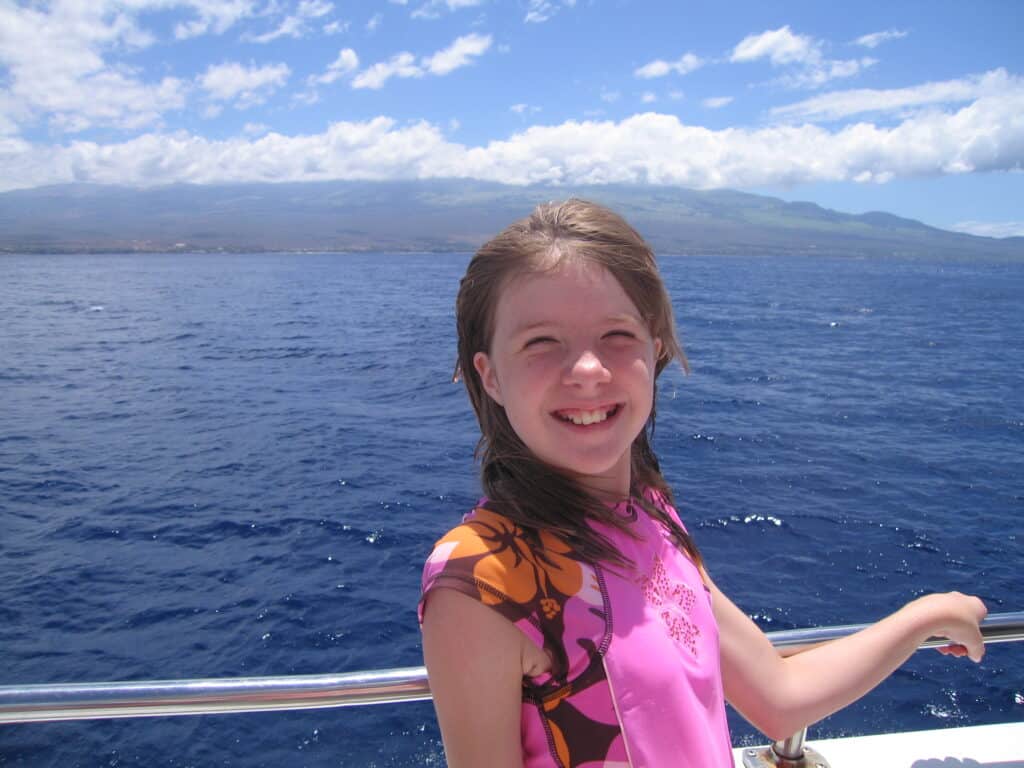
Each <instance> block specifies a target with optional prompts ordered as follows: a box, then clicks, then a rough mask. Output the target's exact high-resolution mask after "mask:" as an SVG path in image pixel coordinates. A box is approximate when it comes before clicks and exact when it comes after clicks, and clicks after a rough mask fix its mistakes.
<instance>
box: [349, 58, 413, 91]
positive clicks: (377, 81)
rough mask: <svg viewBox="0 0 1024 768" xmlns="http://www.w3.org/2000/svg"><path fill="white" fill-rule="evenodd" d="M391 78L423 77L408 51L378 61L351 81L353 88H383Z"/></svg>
mask: <svg viewBox="0 0 1024 768" xmlns="http://www.w3.org/2000/svg"><path fill="white" fill-rule="evenodd" d="M392 77H423V69H422V68H421V67H420V66H419V65H418V64H417V63H416V57H415V56H413V55H412V54H411V53H409V52H408V51H403V52H402V53H396V54H395V55H394V56H392V57H391V58H390V59H388V60H387V61H378V62H377V63H376V64H374V65H373V66H371V67H368V68H367V69H364V70H363V71H362V72H360V73H359V74H358V75H356V76H355V77H354V78H353V79H352V87H353V88H371V89H374V90H376V89H377V88H383V87H384V84H385V83H387V81H388V80H390V79H391V78H392Z"/></svg>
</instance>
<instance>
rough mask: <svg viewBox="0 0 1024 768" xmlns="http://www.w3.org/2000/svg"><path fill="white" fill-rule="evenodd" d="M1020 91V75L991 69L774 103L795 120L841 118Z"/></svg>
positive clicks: (775, 113)
mask: <svg viewBox="0 0 1024 768" xmlns="http://www.w3.org/2000/svg"><path fill="white" fill-rule="evenodd" d="M1022 92H1024V78H1021V77H1019V76H1016V75H1011V74H1009V73H1007V71H1006V70H1005V69H993V70H991V71H989V72H985V73H984V74H981V75H969V76H967V77H961V78H956V79H954V80H942V81H938V82H932V83H922V84H921V85H915V86H911V87H908V88H890V89H885V90H881V89H873V88H861V89H855V90H848V91H833V92H830V93H823V94H821V95H820V96H815V97H813V98H810V99H804V100H803V101H798V102H796V103H794V104H786V105H783V106H780V107H775V108H773V109H772V110H771V114H772V115H773V116H775V117H780V118H785V119H798V120H842V119H844V118H847V117H851V116H852V115H858V114H865V113H871V112H901V111H905V110H908V109H915V108H920V107H926V106H934V105H936V104H957V103H963V102H965V101H972V100H974V99H978V98H982V97H994V98H1005V97H1008V96H1014V95H1019V94H1021V93H1022Z"/></svg>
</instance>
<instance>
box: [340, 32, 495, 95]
mask: <svg viewBox="0 0 1024 768" xmlns="http://www.w3.org/2000/svg"><path fill="white" fill-rule="evenodd" d="M491 42H492V40H491V36H490V35H477V34H469V35H464V36H462V37H459V38H456V40H455V41H454V42H453V43H452V44H451V45H449V46H448V47H447V48H444V49H442V50H440V51H437V52H436V53H434V54H432V55H430V56H424V57H423V58H421V59H420V60H419V61H417V60H416V57H415V56H414V55H413V54H411V53H409V52H408V51H402V52H401V53H397V54H395V55H394V56H392V57H391V58H390V59H388V60H387V61H381V62H377V63H376V64H374V65H372V66H370V67H368V68H366V69H364V70H363V71H362V72H360V73H359V74H357V75H356V76H355V78H353V80H352V87H353V88H371V89H378V88H383V87H384V85H385V84H386V83H387V81H388V80H390V79H391V78H393V77H399V78H408V77H423V76H424V75H427V74H429V75H438V76H441V75H447V74H449V73H451V72H454V71H455V70H456V69H459V68H460V67H465V66H468V65H470V64H472V63H473V60H474V59H475V58H477V57H478V56H482V55H483V54H484V53H486V52H487V50H488V49H489V48H490V47H491Z"/></svg>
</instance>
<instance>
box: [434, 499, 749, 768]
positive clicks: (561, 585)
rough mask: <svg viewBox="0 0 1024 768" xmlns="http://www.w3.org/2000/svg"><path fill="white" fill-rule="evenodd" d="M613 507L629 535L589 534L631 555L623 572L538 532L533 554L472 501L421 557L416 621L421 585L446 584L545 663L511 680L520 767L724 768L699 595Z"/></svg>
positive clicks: (683, 568)
mask: <svg viewBox="0 0 1024 768" xmlns="http://www.w3.org/2000/svg"><path fill="white" fill-rule="evenodd" d="M648 498H649V499H650V500H651V501H652V502H654V503H656V504H658V505H660V506H661V507H662V508H663V509H664V510H665V511H666V512H667V513H668V514H669V515H670V516H671V517H673V518H675V519H676V520H678V517H677V515H676V511H675V510H674V509H673V508H672V507H671V506H670V505H669V504H667V503H666V502H665V500H664V499H663V498H662V497H661V496H660V495H659V494H656V493H654V492H650V491H649V492H648ZM618 510H619V511H620V512H621V513H622V514H623V515H627V516H630V517H631V518H634V520H633V523H632V525H633V526H634V530H635V531H636V532H637V533H638V534H639V538H638V539H636V540H634V539H632V538H631V537H629V536H627V535H626V534H624V533H622V532H621V531H619V530H618V529H614V528H609V527H607V526H602V525H599V524H595V525H594V527H595V528H596V529H597V530H599V531H600V532H601V533H603V534H604V535H606V536H607V537H608V539H609V540H610V541H611V543H612V544H613V545H614V546H615V547H616V548H617V549H618V550H619V551H620V552H621V553H622V554H623V555H625V556H626V557H627V558H629V560H630V561H632V563H633V566H634V567H633V568H632V569H630V570H629V571H628V572H627V571H623V570H622V569H618V570H613V569H612V568H610V567H606V566H602V565H595V564H592V563H587V562H584V561H582V560H580V559H579V558H577V557H575V555H574V553H573V552H572V551H571V550H570V549H569V548H568V547H567V546H566V545H565V544H564V543H563V542H561V540H559V539H558V538H556V537H554V536H552V535H550V534H547V533H542V534H541V546H540V547H536V546H531V544H529V543H528V542H527V540H525V539H524V537H523V535H522V531H521V530H520V529H519V528H517V527H516V526H515V525H514V524H513V523H512V522H511V521H509V520H508V519H507V518H505V517H502V516H501V515H498V514H497V513H495V512H492V511H490V510H488V509H485V508H483V507H478V508H477V509H475V510H473V512H471V513H470V514H468V515H467V516H466V517H465V519H464V521H463V523H462V525H460V526H458V527H456V528H454V529H453V530H452V531H450V532H449V533H448V534H447V535H446V536H445V537H444V538H442V539H441V540H440V541H438V543H437V544H436V545H435V547H434V551H433V552H432V553H431V555H430V557H429V558H428V560H427V563H426V565H425V567H424V570H423V596H422V598H421V600H420V617H421V620H422V615H423V610H424V609H425V607H426V604H427V597H428V596H429V593H430V591H431V590H433V589H437V588H449V589H455V590H458V591H459V592H462V593H463V594H466V595H468V596H470V597H472V598H473V599H475V600H479V601H480V602H482V603H484V604H485V605H488V606H490V607H491V608H493V609H494V610H496V611H498V612H499V613H500V614H501V615H503V616H505V617H506V618H507V619H508V620H509V621H511V622H513V623H514V624H515V625H516V626H517V627H518V628H519V629H520V631H522V632H523V633H524V634H525V635H526V636H527V637H528V638H530V640H532V641H533V642H534V643H536V644H537V645H538V646H539V647H541V648H543V649H544V650H545V651H547V653H548V654H549V655H550V657H551V658H552V661H553V664H552V669H551V671H550V672H548V673H544V674H543V675H539V676H537V677H532V678H524V679H523V706H522V720H521V735H522V746H523V764H524V766H526V768H540V767H541V766H543V767H544V768H548V767H549V766H559V767H560V768H596V767H597V766H632V767H633V768H641V767H643V768H662V767H663V766H673V767H678V768H689V767H692V768H698V767H700V768H732V766H733V764H734V763H733V758H732V751H731V748H730V742H729V731H728V726H727V723H726V717H725V701H724V695H723V690H722V674H721V669H720V664H719V649H718V627H717V625H716V624H715V619H714V615H713V614H712V611H711V595H710V593H709V592H708V590H707V588H706V587H705V586H704V583H703V581H702V579H701V577H700V573H699V571H698V570H697V568H696V567H695V566H694V564H693V563H692V562H691V561H690V559H689V558H688V557H686V555H684V554H683V553H681V552H680V551H679V550H678V548H677V547H676V546H675V545H674V543H673V542H672V540H671V538H670V536H669V534H668V532H667V531H666V530H665V529H664V528H663V527H662V526H661V525H660V524H659V523H657V522H656V521H654V520H652V519H651V518H650V517H649V516H648V515H647V514H646V513H645V512H644V511H643V509H642V508H641V507H640V506H639V505H634V504H629V505H627V504H626V503H623V504H621V505H620V506H619V508H618Z"/></svg>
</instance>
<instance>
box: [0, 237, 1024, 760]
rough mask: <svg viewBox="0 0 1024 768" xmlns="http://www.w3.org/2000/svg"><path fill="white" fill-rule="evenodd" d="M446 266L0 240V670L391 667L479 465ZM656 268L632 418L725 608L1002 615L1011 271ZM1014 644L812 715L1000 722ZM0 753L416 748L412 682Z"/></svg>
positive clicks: (231, 754)
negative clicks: (659, 356) (651, 350)
mask: <svg viewBox="0 0 1024 768" xmlns="http://www.w3.org/2000/svg"><path fill="white" fill-rule="evenodd" d="M467 258H468V257H467V256H465V255H436V254H423V255H395V254H365V255H343V254H334V255H331V254H316V255H314V254H305V255H264V254H261V255H166V256H128V255H125V256H117V255H104V256H90V255H79V256H10V255H8V256H2V257H0V322H2V325H0V360H2V364H0V657H2V659H3V665H2V671H0V684H14V683H19V684H22V683H40V682H57V681H102V680H133V679H168V678H170V679H175V678H188V677H214V676H234V675H281V674H306V673H323V672H343V671H353V670H361V669H375V668H386V667H394V666H410V665H417V664H419V663H420V662H421V657H420V638H419V630H418V628H417V625H416V618H415V605H416V600H417V595H418V588H419V575H420V568H421V564H422V561H423V559H424V557H425V556H426V554H427V553H428V552H429V550H430V547H431V545H432V543H433V541H434V540H435V539H436V538H438V537H439V536H440V535H441V534H442V533H443V532H444V531H445V530H446V529H447V528H449V527H451V526H452V525H454V524H456V523H457V522H458V520H459V518H460V516H461V515H462V513H463V512H465V511H466V510H467V509H468V508H469V507H470V506H471V505H472V503H473V501H474V500H475V499H476V497H477V493H478V489H477V483H476V477H475V472H476V470H475V468H474V465H473V458H472V454H473V447H474V443H475V440H476V430H475V423H474V420H473V418H472V414H471V412H470V409H469V406H468V403H467V401H466V398H465V396H464V393H463V390H462V388H461V386H460V385H454V384H452V383H451V373H452V365H453V362H454V330H453V312H452V304H453V299H454V294H455V290H456V287H457V281H458V278H459V276H460V275H461V272H462V270H463V269H464V267H465V264H466V261H467ZM662 270H663V273H664V276H665V279H666V282H667V283H668V285H669V288H670V291H671V293H672V294H673V298H674V302H675V307H676V314H677V318H678V323H679V326H680V329H681V332H682V336H683V340H684V344H685V345H686V348H687V350H688V353H689V356H690V360H691V363H692V368H693V372H692V374H691V375H690V376H684V375H683V373H682V372H681V370H678V369H672V370H670V371H668V372H666V373H665V375H663V377H662V380H661V383H660V386H659V421H658V426H657V431H656V435H655V446H656V449H657V451H658V453H659V455H660V457H661V461H662V465H663V468H664V470H665V472H666V475H667V476H668V478H669V480H670V482H671V483H672V484H673V486H674V488H675V491H676V495H677V497H678V498H679V500H680V501H681V505H680V511H681V514H682V516H683V517H684V519H685V520H686V521H687V523H688V525H689V526H690V528H691V531H692V532H693V533H694V535H695V537H696V540H697V543H698V545H699V546H700V547H701V549H702V551H703V553H704V557H705V559H706V561H707V563H708V567H709V569H710V570H711V572H712V575H713V576H714V577H715V579H716V581H717V582H718V584H719V586H721V587H722V588H723V589H724V590H725V591H726V592H727V593H729V594H730V596H731V597H732V598H733V600H734V601H735V602H737V603H738V604H739V605H740V606H741V607H742V608H743V609H744V610H745V611H747V612H748V613H749V614H751V615H752V616H753V617H754V618H755V620H756V621H757V622H758V623H759V624H760V625H761V626H762V627H764V628H765V629H766V630H773V629H786V628H791V627H798V626H811V625H818V624H836V623H850V622H859V621H867V620H871V619H873V618H877V617H879V616H881V615H883V614H885V613H887V612H889V611H892V610H894V609H896V608H898V607H899V606H900V605H901V604H903V603H904V602H906V601H907V600H909V599H912V598H913V597H915V596H917V595H920V594H922V593H924V592H927V591H938V590H954V589H956V590H961V591H965V592H973V593H976V594H978V595H980V596H981V597H982V598H983V599H985V600H986V602H987V603H988V605H989V607H990V610H992V611H993V612H996V611H1007V610H1018V609H1021V608H1024V590H1022V586H1024V578H1022V576H1021V563H1022V560H1021V554H1022V550H1021V532H1022V524H1021V522H1020V521H1021V519H1022V513H1024V450H1022V449H1024V333H1022V329H1024V304H1022V302H1021V301H1020V297H1021V296H1022V295H1024V264H1008V263H986V262H977V261H971V260H969V259H967V258H965V259H964V260H963V261H959V262H956V261H944V262H938V261H936V262H930V261H903V260H897V259H891V260H880V261H871V260H842V259H827V258H822V259H806V258H759V257H753V256H752V257H744V258H715V257H665V258H664V259H663V260H662ZM1022 670H1024V646H1022V645H1020V644H1016V645H998V646H992V647H990V648H989V651H988V655H987V656H986V659H985V661H984V663H983V664H982V665H981V666H975V665H973V664H970V663H969V662H966V661H965V660H953V659H947V658H944V657H941V656H939V655H938V654H936V653H934V652H921V653H919V654H917V656H915V657H914V658H913V659H912V660H911V661H910V662H909V663H908V664H907V665H905V666H904V667H903V668H902V669H901V670H899V671H898V672H897V673H896V674H895V675H894V676H893V677H892V678H891V679H890V680H889V681H887V682H886V683H885V684H883V685H882V686H881V688H880V689H879V690H877V691H876V692H874V693H873V694H871V695H869V696H868V697H866V698H865V699H863V700H862V701H860V702H858V703H856V704H855V705H853V706H851V707H849V708H847V709H846V710H843V711H842V712H840V713H838V714H836V715H834V716H833V717H831V718H829V719H827V720H826V721H824V722H822V723H821V724H819V725H817V726H816V727H814V728H813V729H812V736H814V735H818V736H826V735H840V734H851V733H865V732H880V731H891V730H898V729H918V728H932V727H943V726H956V725H961V724H966V723H972V724H976V723H994V722H1006V721H1013V720H1020V719H1021V718H1022V717H1024V672H1022ZM731 723H732V730H733V738H734V741H735V742H737V743H751V742H757V741H759V740H760V739H759V737H758V735H757V734H756V732H754V731H753V729H752V728H751V727H750V726H748V725H746V724H745V723H744V722H743V721H742V719H740V718H739V717H736V716H733V717H732V719H731ZM0 765H2V766H60V767H61V768H66V767H70V766H412V765H443V754H442V752H441V747H440V739H439V735H438V731H437V726H436V723H435V721H434V717H433V711H432V708H431V705H430V704H429V703H419V704H397V705H377V706H373V707H363V708H346V709H337V710H315V711H308V712H293V713H260V714H248V715H212V716H202V717H183V718H153V719H140V720H124V721H96V722H89V723H47V724H33V725H20V726H3V727H0Z"/></svg>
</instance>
